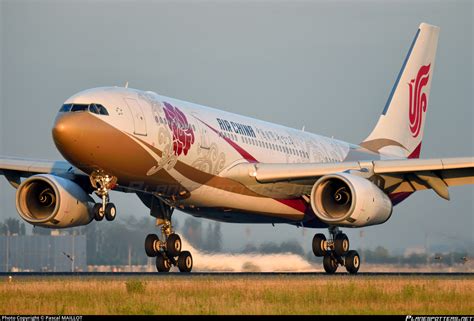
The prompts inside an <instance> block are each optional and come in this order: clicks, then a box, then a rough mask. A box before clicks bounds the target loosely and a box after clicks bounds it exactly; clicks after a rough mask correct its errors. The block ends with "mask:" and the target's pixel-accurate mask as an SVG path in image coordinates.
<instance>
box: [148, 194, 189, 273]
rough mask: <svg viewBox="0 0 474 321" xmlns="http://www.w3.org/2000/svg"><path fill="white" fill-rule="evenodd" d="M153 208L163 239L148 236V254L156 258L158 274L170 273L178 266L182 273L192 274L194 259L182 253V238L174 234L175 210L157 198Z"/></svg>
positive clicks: (184, 252)
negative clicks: (173, 267)
mask: <svg viewBox="0 0 474 321" xmlns="http://www.w3.org/2000/svg"><path fill="white" fill-rule="evenodd" d="M151 207H152V208H151V212H152V215H153V216H155V215H156V216H157V220H156V221H157V226H159V227H160V230H161V238H160V237H159V236H158V235H156V234H148V235H147V237H146V238H145V252H146V254H147V255H148V256H149V257H156V269H157V270H158V272H169V270H170V269H171V267H172V266H177V267H178V269H179V271H180V272H191V270H192V268H193V257H192V255H191V253H189V252H188V251H181V247H182V243H181V238H180V237H179V235H178V234H176V233H174V230H173V226H172V223H171V215H172V214H173V210H174V209H173V208H171V207H170V206H169V205H167V204H165V203H164V202H162V201H161V200H158V199H156V198H155V199H154V200H153V202H152V206H151Z"/></svg>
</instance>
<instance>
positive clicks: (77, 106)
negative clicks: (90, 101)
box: [71, 104, 89, 112]
mask: <svg viewBox="0 0 474 321" xmlns="http://www.w3.org/2000/svg"><path fill="white" fill-rule="evenodd" d="M88 107H89V105H84V104H73V105H72V108H71V112H76V111H84V110H87V108H88Z"/></svg>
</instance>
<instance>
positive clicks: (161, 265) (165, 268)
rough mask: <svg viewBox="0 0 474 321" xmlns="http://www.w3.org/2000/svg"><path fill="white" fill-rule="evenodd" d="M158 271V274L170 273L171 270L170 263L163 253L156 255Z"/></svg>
mask: <svg viewBox="0 0 474 321" xmlns="http://www.w3.org/2000/svg"><path fill="white" fill-rule="evenodd" d="M156 269H157V270H158V272H169V271H170V269H171V263H170V261H169V260H168V259H167V258H166V257H165V256H164V255H163V254H162V253H161V252H159V253H157V255H156Z"/></svg>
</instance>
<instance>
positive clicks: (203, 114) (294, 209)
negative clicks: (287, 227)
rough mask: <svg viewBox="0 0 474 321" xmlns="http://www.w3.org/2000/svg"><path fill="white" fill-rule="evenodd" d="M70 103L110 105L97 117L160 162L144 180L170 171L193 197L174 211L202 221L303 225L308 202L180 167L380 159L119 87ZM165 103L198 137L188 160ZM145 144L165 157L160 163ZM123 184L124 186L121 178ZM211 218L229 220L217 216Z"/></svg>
mask: <svg viewBox="0 0 474 321" xmlns="http://www.w3.org/2000/svg"><path fill="white" fill-rule="evenodd" d="M65 103H66V104H68V103H78V104H79V103H83V104H89V103H99V104H102V105H103V106H105V107H106V108H107V110H108V113H109V116H102V115H95V114H92V115H94V116H95V117H98V118H100V119H101V120H103V121H105V122H107V123H108V124H110V125H111V126H113V127H115V128H116V129H118V130H120V131H122V132H124V133H127V134H128V135H129V136H130V137H132V138H133V139H134V140H135V141H136V142H137V144H140V145H141V146H142V147H143V149H144V150H146V151H147V152H148V153H149V154H150V155H152V156H153V157H154V158H155V160H156V165H155V166H154V167H151V168H150V170H149V171H148V172H145V173H143V176H146V175H158V172H159V170H162V169H163V170H165V171H167V172H168V173H169V174H170V175H171V176H172V177H173V178H174V179H176V180H177V181H178V182H179V183H180V184H181V185H182V186H183V187H185V189H186V190H188V191H190V192H191V194H190V197H188V198H186V199H185V200H182V201H177V202H176V203H175V206H177V207H181V209H182V210H184V211H187V212H191V213H193V214H194V215H199V216H204V217H206V216H207V212H208V210H209V209H218V211H221V212H222V213H224V214H225V213H230V212H242V213H254V214H258V215H260V216H262V215H263V216H266V217H275V218H278V217H281V218H285V219H289V220H291V221H299V220H301V219H302V217H303V212H304V210H302V206H305V204H306V203H304V201H303V200H302V199H300V200H297V202H299V203H298V204H300V205H299V206H290V205H288V204H286V203H283V202H281V201H280V200H275V199H272V198H263V197H255V196H249V195H242V194H240V193H234V192H232V191H225V190H222V189H219V188H216V187H212V186H208V185H202V184H200V183H198V182H197V181H196V180H193V178H192V177H185V176H183V175H182V174H181V173H179V172H178V171H177V170H175V168H174V165H175V164H176V162H177V161H180V162H183V163H185V164H187V165H189V166H191V167H193V168H195V169H196V170H199V171H201V172H205V173H208V174H212V175H215V176H221V175H222V174H223V173H225V172H226V171H227V170H228V169H229V168H231V167H233V166H234V165H236V164H240V163H244V162H261V163H330V162H342V161H344V160H346V159H347V157H348V155H349V154H350V152H351V151H353V152H357V153H356V154H358V155H359V157H360V155H365V156H367V158H366V159H375V158H379V157H380V156H379V155H377V154H374V153H371V152H369V151H367V150H364V149H362V148H361V147H359V146H357V145H352V144H349V143H346V142H343V141H340V140H336V139H331V138H327V137H323V136H319V135H315V134H312V133H309V132H306V131H302V130H296V129H293V128H288V127H284V126H280V125H276V124H272V123H269V122H265V121H260V120H256V119H253V118H249V117H245V116H240V115H237V114H232V113H228V112H224V111H220V110H217V109H213V108H209V107H205V106H201V105H197V104H193V103H189V102H185V101H180V100H176V99H173V98H169V97H164V96H160V95H158V94H156V93H154V92H149V91H148V92H144V91H139V90H134V89H129V88H121V87H105V88H95V89H91V90H86V91H83V92H80V93H78V94H76V95H74V96H72V97H71V98H69V99H68V100H67V101H66V102H65ZM165 103H168V104H170V105H172V106H174V107H176V108H177V109H179V110H180V111H181V112H182V113H183V114H184V115H185V117H186V119H187V122H188V124H189V125H190V130H191V131H192V132H193V134H194V142H193V143H192V144H190V148H189V150H188V151H187V153H186V154H185V153H184V152H181V153H180V154H179V155H176V153H175V152H174V150H173V141H176V140H177V139H176V137H174V136H173V132H172V131H171V129H170V125H169V120H168V119H167V117H166V115H165V112H164V108H163V107H164V106H165V105H164V104H165ZM181 125H182V124H181ZM178 127H179V125H178ZM181 129H183V128H180V130H181ZM185 129H187V128H185ZM175 134H176V133H175ZM178 136H179V135H178ZM99 139H100V138H99ZM178 140H179V139H178ZM143 142H145V143H147V144H149V145H151V146H154V147H156V148H158V149H160V150H161V151H163V155H162V157H160V156H159V155H157V154H156V153H155V152H153V151H152V150H151V149H150V148H149V147H147V146H146V144H144V143H143ZM360 153H362V154H360ZM118 179H119V183H120V177H118ZM301 204H303V205H301ZM306 205H307V204H306ZM211 218H213V219H222V220H225V219H223V218H219V217H215V216H213V217H211ZM232 221H239V220H238V219H237V220H236V219H232ZM248 221H249V220H248V219H244V220H242V222H248ZM250 221H252V220H250ZM257 221H258V220H257Z"/></svg>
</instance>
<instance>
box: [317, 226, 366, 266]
mask: <svg viewBox="0 0 474 321" xmlns="http://www.w3.org/2000/svg"><path fill="white" fill-rule="evenodd" d="M329 234H330V239H329V240H326V236H324V234H316V235H315V236H314V238H313V253H314V255H316V256H318V257H324V259H323V267H324V270H325V271H326V273H328V274H334V273H336V270H337V268H338V266H339V265H342V266H345V267H346V270H347V272H349V273H350V274H356V273H357V272H358V271H359V267H360V257H359V253H357V251H354V250H349V245H350V243H349V238H348V237H347V235H346V234H344V233H342V232H341V231H340V230H339V228H338V227H330V228H329Z"/></svg>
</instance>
